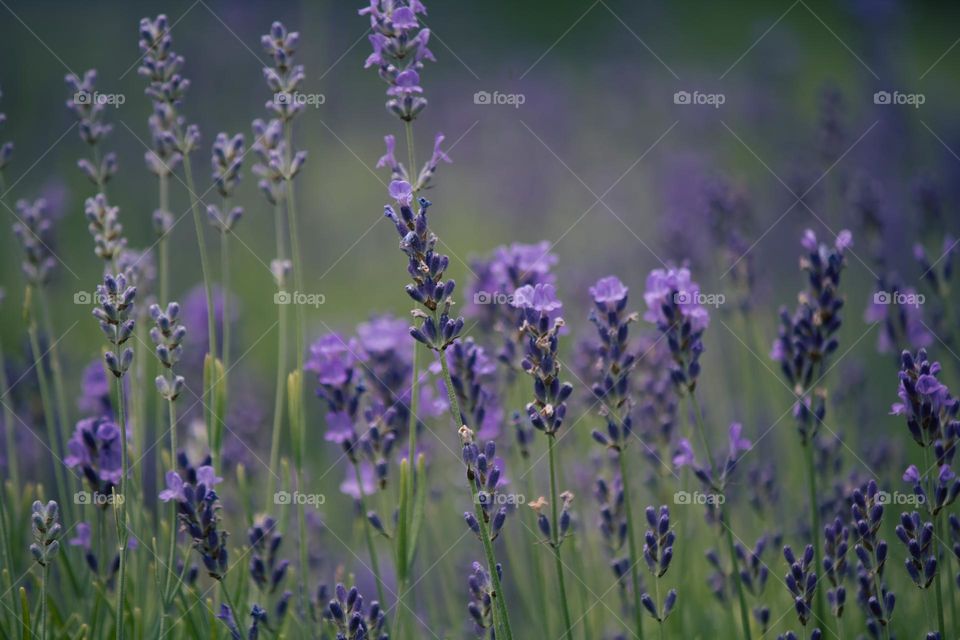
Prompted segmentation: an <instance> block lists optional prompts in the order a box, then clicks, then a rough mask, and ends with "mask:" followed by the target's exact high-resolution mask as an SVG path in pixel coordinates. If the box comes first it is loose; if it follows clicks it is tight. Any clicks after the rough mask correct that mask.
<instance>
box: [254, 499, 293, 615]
mask: <svg viewBox="0 0 960 640" xmlns="http://www.w3.org/2000/svg"><path fill="white" fill-rule="evenodd" d="M277 524H278V523H277V521H276V520H274V519H273V518H271V517H270V516H262V517H260V518H258V519H257V520H256V521H255V522H254V523H253V526H252V527H250V529H249V531H248V532H247V539H248V540H249V542H250V548H251V554H250V577H251V579H252V580H253V582H254V584H255V585H256V586H257V590H258V591H259V592H260V593H261V594H267V595H273V594H275V593H276V592H277V590H278V589H279V588H280V586H281V585H282V584H283V581H284V578H286V575H287V569H288V568H289V566H290V561H289V560H280V559H278V558H277V554H278V552H279V550H280V545H281V544H282V542H283V536H282V535H280V532H279V531H278V530H277ZM291 596H292V592H290V591H284V592H282V593H281V594H280V596H279V598H278V599H277V602H276V605H275V607H274V616H275V620H277V621H278V622H279V621H282V620H283V617H284V615H285V614H286V612H287V608H288V603H289V600H290V597H291Z"/></svg>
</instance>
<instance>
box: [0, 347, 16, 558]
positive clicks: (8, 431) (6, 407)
mask: <svg viewBox="0 0 960 640" xmlns="http://www.w3.org/2000/svg"><path fill="white" fill-rule="evenodd" d="M9 394H10V381H9V380H8V379H7V363H6V359H5V358H4V355H3V345H2V344H0V403H2V404H3V435H4V439H5V440H6V445H7V451H8V452H11V454H8V455H7V456H6V458H7V470H8V471H9V476H10V479H11V480H12V481H13V499H14V500H16V501H17V503H14V507H15V508H16V507H18V506H19V505H18V503H19V498H20V465H19V463H18V462H17V456H15V455H12V452H14V451H16V450H17V448H16V438H15V437H14V432H13V421H14V415H13V408H12V407H11V406H10V403H11V402H12V400H13V399H12V398H8V396H9ZM4 566H9V565H4Z"/></svg>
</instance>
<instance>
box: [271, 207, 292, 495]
mask: <svg viewBox="0 0 960 640" xmlns="http://www.w3.org/2000/svg"><path fill="white" fill-rule="evenodd" d="M273 220H274V232H275V233H276V240H277V260H280V261H281V262H282V261H283V260H285V259H286V251H285V249H284V242H283V238H284V233H285V228H284V224H283V206H281V204H280V203H279V202H278V203H276V204H274V205H273ZM278 291H279V289H278ZM277 324H278V337H277V379H276V382H275V393H274V397H273V432H272V435H271V438H270V470H271V472H270V473H269V474H267V501H268V504H269V501H270V500H273V492H274V489H275V488H276V485H275V484H274V482H275V477H276V476H275V475H274V472H273V469H276V468H277V465H278V464H279V462H280V432H281V431H282V429H283V405H284V398H285V396H286V388H285V386H284V385H285V383H286V381H287V349H288V347H287V341H288V335H287V332H288V327H287V325H288V324H289V323H288V322H287V305H284V304H278V305H277Z"/></svg>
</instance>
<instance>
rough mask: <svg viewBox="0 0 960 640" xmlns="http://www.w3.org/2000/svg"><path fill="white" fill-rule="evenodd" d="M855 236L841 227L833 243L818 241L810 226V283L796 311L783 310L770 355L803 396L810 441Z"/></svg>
mask: <svg viewBox="0 0 960 640" xmlns="http://www.w3.org/2000/svg"><path fill="white" fill-rule="evenodd" d="M852 242H853V240H852V236H851V234H850V232H849V231H841V232H840V233H839V234H838V235H837V238H836V241H835V242H834V244H833V246H829V245H826V244H824V243H820V242H818V241H817V236H816V235H815V234H814V233H813V231H811V230H809V229H807V231H806V232H805V233H804V235H803V238H802V240H801V242H800V244H801V246H802V247H803V249H804V250H805V251H806V253H805V254H803V256H801V258H800V268H801V269H802V270H803V271H805V272H806V273H807V284H808V288H807V289H806V290H804V291H802V292H801V293H800V296H799V304H798V306H797V309H796V311H794V313H793V315H791V314H790V313H789V311H787V309H786V308H781V310H780V328H779V330H778V337H777V339H776V340H775V341H774V343H773V348H772V350H771V353H770V357H771V358H772V359H773V360H775V361H776V362H779V363H780V369H781V370H782V372H783V375H784V377H785V378H786V380H787V382H788V383H789V384H790V385H792V386H793V387H794V392H795V393H796V395H797V396H798V399H797V403H796V405H795V406H794V415H795V417H796V418H797V424H798V428H799V429H800V434H801V437H802V438H803V439H804V441H806V438H808V437H812V436H813V435H815V434H816V430H817V427H818V426H819V423H820V420H822V417H823V416H822V415H817V414H818V413H819V412H820V411H821V406H817V407H813V408H811V402H810V397H809V395H808V392H809V391H810V390H811V389H812V388H813V387H814V386H816V384H817V383H819V381H820V379H821V378H822V377H823V375H824V374H825V373H826V371H827V364H828V361H829V358H830V355H831V354H833V353H834V352H835V351H836V350H837V347H838V346H839V342H838V340H837V337H836V333H837V331H838V330H839V329H840V325H841V317H840V310H841V309H842V308H843V304H844V300H843V298H842V297H841V296H840V293H839V286H840V274H841V273H842V272H843V269H844V267H845V266H846V259H845V256H844V254H845V252H846V250H847V249H848V248H849V247H850V246H851V244H852ZM813 418H817V419H816V420H814V419H813Z"/></svg>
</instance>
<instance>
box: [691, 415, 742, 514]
mask: <svg viewBox="0 0 960 640" xmlns="http://www.w3.org/2000/svg"><path fill="white" fill-rule="evenodd" d="M752 446H753V443H752V442H751V441H750V439H749V438H747V437H745V436H744V435H743V425H741V424H740V423H739V422H734V423H733V424H731V425H730V428H729V430H728V431H727V455H726V457H725V458H724V460H723V462H722V463H721V464H718V465H717V466H716V468H713V467H711V466H710V464H709V463H708V464H707V465H706V466H704V465H702V464H701V463H699V462H698V461H697V459H696V455H695V454H694V451H693V446H692V445H691V444H690V441H689V440H687V439H686V438H683V439H681V440H680V442H679V444H678V447H677V452H676V455H674V457H673V465H674V467H676V468H677V469H679V468H681V467H690V469H692V470H693V474H694V475H695V476H696V477H697V479H698V480H700V482H701V483H702V484H703V486H704V489H705V490H706V491H708V492H711V493H716V494H722V493H723V491H724V489H725V488H726V486H727V484H728V483H729V481H730V477H731V476H732V475H733V473H734V471H736V468H737V463H738V461H739V460H740V458H741V455H740V454H741V453H745V452H747V451H750V449H751V447H752ZM720 506H721V503H720V501H712V500H708V501H707V503H706V508H707V519H708V520H710V521H712V522H718V521H719V515H720V511H721V510H720Z"/></svg>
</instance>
